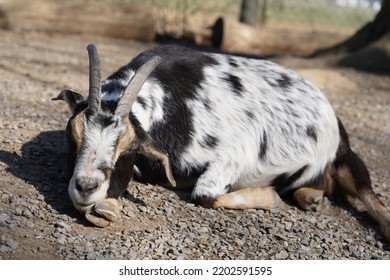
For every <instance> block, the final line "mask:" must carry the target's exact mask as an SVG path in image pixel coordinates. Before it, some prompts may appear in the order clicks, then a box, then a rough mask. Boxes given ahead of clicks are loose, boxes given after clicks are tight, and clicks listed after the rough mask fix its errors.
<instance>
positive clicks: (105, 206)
mask: <svg viewBox="0 0 390 280" xmlns="http://www.w3.org/2000/svg"><path fill="white" fill-rule="evenodd" d="M121 208H122V207H121V206H120V204H119V201H118V200H116V199H113V198H107V199H103V200H102V201H99V202H98V203H96V204H95V212H96V213H98V214H99V215H101V216H102V217H104V218H105V219H107V220H109V221H111V222H115V221H117V220H119V218H120V211H121Z"/></svg>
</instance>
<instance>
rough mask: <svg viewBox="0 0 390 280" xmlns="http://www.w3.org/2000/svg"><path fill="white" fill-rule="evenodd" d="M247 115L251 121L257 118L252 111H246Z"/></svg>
mask: <svg viewBox="0 0 390 280" xmlns="http://www.w3.org/2000/svg"><path fill="white" fill-rule="evenodd" d="M245 115H246V116H247V117H248V119H249V120H253V119H254V118H255V114H254V113H253V112H252V111H250V110H245Z"/></svg>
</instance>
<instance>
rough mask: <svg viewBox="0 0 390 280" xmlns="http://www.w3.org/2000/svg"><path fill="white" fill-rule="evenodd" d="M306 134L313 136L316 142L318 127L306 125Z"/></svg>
mask: <svg viewBox="0 0 390 280" xmlns="http://www.w3.org/2000/svg"><path fill="white" fill-rule="evenodd" d="M306 134H307V136H309V137H310V138H312V139H313V140H314V142H317V132H316V129H315V128H314V126H308V127H306Z"/></svg>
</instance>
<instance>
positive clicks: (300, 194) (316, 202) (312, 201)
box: [293, 188, 324, 212]
mask: <svg viewBox="0 0 390 280" xmlns="http://www.w3.org/2000/svg"><path fill="white" fill-rule="evenodd" d="M323 197H324V192H323V191H322V190H316V189H312V188H301V189H298V190H296V191H295V192H294V194H293V198H294V200H295V201H296V202H297V203H298V205H299V207H301V208H302V209H304V210H306V211H313V212H315V211H317V209H318V207H319V206H320V205H321V203H322V201H323Z"/></svg>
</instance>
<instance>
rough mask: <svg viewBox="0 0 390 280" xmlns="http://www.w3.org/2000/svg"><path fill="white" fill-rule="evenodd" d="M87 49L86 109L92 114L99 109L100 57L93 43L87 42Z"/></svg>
mask: <svg viewBox="0 0 390 280" xmlns="http://www.w3.org/2000/svg"><path fill="white" fill-rule="evenodd" d="M87 50H88V56H89V95H88V110H89V112H90V113H92V114H93V113H96V112H98V111H99V110H100V95H101V93H100V91H101V88H100V87H101V86H100V80H101V75H100V59H99V55H98V52H97V50H96V47H95V45H94V44H89V45H88V46H87Z"/></svg>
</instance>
